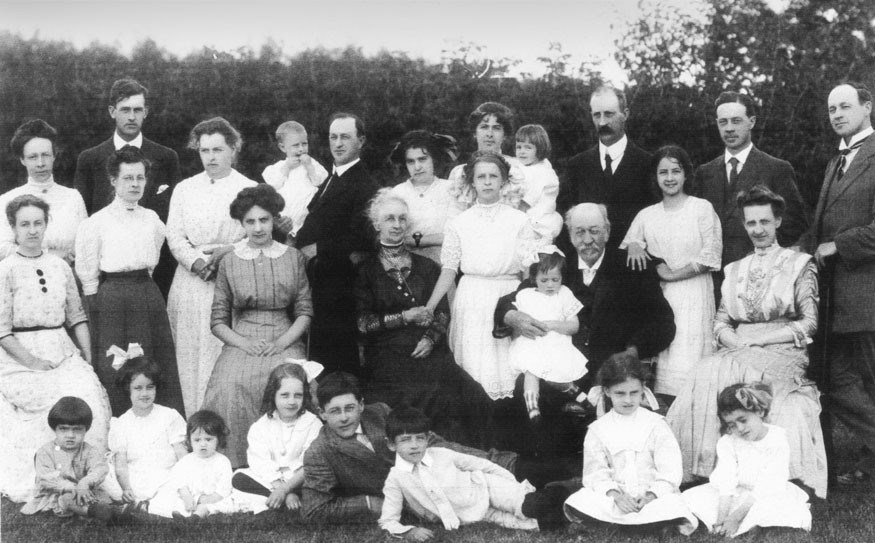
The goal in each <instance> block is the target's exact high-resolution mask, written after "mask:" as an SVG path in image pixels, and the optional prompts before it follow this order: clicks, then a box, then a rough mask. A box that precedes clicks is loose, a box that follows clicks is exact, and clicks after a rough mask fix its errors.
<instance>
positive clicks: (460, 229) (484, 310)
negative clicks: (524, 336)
mask: <svg viewBox="0 0 875 543" xmlns="http://www.w3.org/2000/svg"><path fill="white" fill-rule="evenodd" d="M533 244H534V232H533V231H532V227H531V225H530V224H529V220H528V217H527V216H526V214H525V213H523V212H522V211H518V210H516V209H513V208H511V207H510V206H508V205H506V204H502V203H496V204H491V205H483V204H475V205H474V206H473V207H471V208H470V209H468V210H466V211H465V212H463V213H461V214H460V215H458V216H457V217H456V218H454V219H453V220H452V221H450V222H449V223H448V224H447V230H446V233H445V235H444V246H443V249H442V251H441V264H442V267H443V268H445V269H451V270H453V271H456V270H459V269H461V270H462V272H463V273H464V275H463V276H462V279H461V280H460V281H459V288H458V289H457V290H456V297H455V299H454V300H453V307H452V313H451V319H450V333H449V344H450V348H451V349H452V351H453V354H454V356H455V358H456V363H457V364H459V365H460V366H462V368H463V369H464V370H465V371H467V372H468V374H470V375H471V377H473V378H474V380H475V381H477V382H478V383H480V384H481V385H482V386H483V389H484V390H485V391H486V393H487V394H489V397H490V398H492V399H493V400H497V399H499V398H510V397H512V396H513V389H514V381H515V380H516V376H517V375H518V373H519V372H516V371H514V370H513V369H511V367H510V364H509V361H508V350H509V348H510V338H503V339H495V338H493V337H492V328H493V313H494V311H495V304H496V303H498V299H499V298H501V297H502V296H504V295H505V294H509V293H511V292H513V291H514V290H515V289H516V288H517V286H518V285H519V283H520V271H521V268H522V265H521V262H522V255H523V254H526V253H527V252H531V250H532V249H533Z"/></svg>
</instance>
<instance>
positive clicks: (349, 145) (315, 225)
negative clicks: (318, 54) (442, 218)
mask: <svg viewBox="0 0 875 543" xmlns="http://www.w3.org/2000/svg"><path fill="white" fill-rule="evenodd" d="M328 140H329V145H330V147H331V154H332V156H333V157H334V168H333V171H332V173H331V175H330V176H329V177H328V179H326V180H325V182H324V183H322V185H321V186H320V187H319V190H318V191H317V192H316V194H315V195H314V196H313V200H312V201H311V202H310V205H309V206H308V209H309V210H310V213H309V214H308V215H307V218H306V220H305V221H304V224H303V226H301V229H300V230H299V231H298V235H297V237H296V238H295V245H296V246H297V247H298V248H299V249H301V250H302V251H303V252H304V254H305V255H306V256H307V257H308V258H310V259H312V258H314V257H315V260H314V261H313V263H312V265H311V266H310V269H311V271H312V274H311V275H310V277H311V279H310V286H311V287H312V289H313V313H314V314H313V325H312V327H311V329H310V358H311V359H312V360H317V361H319V362H321V363H322V364H324V365H325V366H326V367H328V368H329V369H332V370H343V371H348V372H350V373H353V374H358V373H359V369H360V368H359V356H358V345H357V343H356V337H357V335H358V331H357V328H356V322H355V298H354V296H353V292H352V286H353V283H354V282H355V270H354V268H355V265H356V264H358V263H359V262H360V261H361V260H362V259H363V258H364V256H365V255H366V254H367V253H368V252H371V251H373V250H374V229H373V227H372V226H371V225H370V224H369V222H368V219H367V206H368V202H369V201H370V199H371V198H372V197H373V196H374V193H376V192H377V188H378V187H377V184H376V183H375V182H374V181H373V180H372V179H371V176H370V174H369V173H368V171H367V169H366V168H365V165H364V164H363V163H362V162H361V159H360V156H361V151H362V146H363V145H364V143H365V126H364V123H363V122H362V120H361V119H360V118H359V117H357V116H356V115H352V114H350V113H335V114H334V115H333V116H332V117H331V123H330V126H329V129H328Z"/></svg>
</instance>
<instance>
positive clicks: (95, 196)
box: [73, 78, 180, 299]
mask: <svg viewBox="0 0 875 543" xmlns="http://www.w3.org/2000/svg"><path fill="white" fill-rule="evenodd" d="M148 94H149V91H148V89H146V87H144V86H143V85H141V84H140V83H138V82H137V81H136V80H134V79H130V78H125V79H119V80H118V81H116V82H114V83H113V84H112V88H110V91H109V116H110V117H111V118H112V119H113V121H115V132H113V134H112V137H111V138H109V139H108V140H106V141H104V142H103V143H101V144H100V145H97V146H95V147H92V148H90V149H86V150H84V151H82V152H81V153H79V159H78V160H77V161H76V175H75V177H74V178H73V186H74V187H75V188H76V190H78V191H79V192H80V193H81V194H82V199H83V200H85V207H86V209H88V214H89V215H91V214H93V213H95V212H97V211H100V210H101V209H103V208H104V207H106V206H107V205H109V204H110V203H111V202H112V201H113V199H114V198H115V189H113V187H112V185H111V184H110V182H109V175H108V174H107V173H106V163H107V161H108V160H109V157H110V156H112V155H114V154H115V152H116V151H117V150H119V149H121V148H122V147H125V146H128V145H130V146H132V147H137V148H138V149H140V152H141V153H142V154H143V156H145V157H146V158H147V159H148V160H149V164H150V167H149V178H148V179H147V180H146V187H145V189H143V198H142V199H141V200H140V205H141V206H143V207H145V208H147V209H151V210H152V211H154V212H155V213H157V214H158V218H160V219H161V222H164V223H166V222H167V211H168V208H169V206H170V195H171V193H172V192H173V187H174V186H176V183H178V182H179V178H180V172H179V156H178V155H177V154H176V151H174V150H173V149H170V148H167V147H164V146H163V145H159V144H158V143H155V142H154V141H152V140H150V139H148V138H146V137H144V136H143V133H142V128H143V121H145V120H146V117H147V116H148V114H149V108H148V106H147V105H146V97H147V96H148ZM175 268H176V261H175V260H174V259H173V256H172V255H171V254H170V251H169V250H168V249H167V245H166V244H165V245H164V247H163V248H162V250H161V257H160V259H159V261H158V266H157V267H156V268H155V271H154V273H153V274H152V277H153V279H154V280H155V283H156V284H157V285H158V288H160V289H161V294H163V295H164V298H165V299H166V298H167V292H168V291H169V290H170V283H171V282H173V272H174V270H175Z"/></svg>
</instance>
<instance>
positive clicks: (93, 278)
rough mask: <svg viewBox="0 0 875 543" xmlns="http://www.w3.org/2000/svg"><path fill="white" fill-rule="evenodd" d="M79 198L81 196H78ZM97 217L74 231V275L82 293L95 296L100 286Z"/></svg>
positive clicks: (86, 221) (85, 221)
mask: <svg viewBox="0 0 875 543" xmlns="http://www.w3.org/2000/svg"><path fill="white" fill-rule="evenodd" d="M80 198H81V196H80ZM98 219H99V216H98V217H92V218H90V219H86V220H84V221H82V223H81V224H79V229H78V230H77V231H76V263H75V267H76V275H77V276H79V281H81V282H82V293H83V294H84V295H86V296H90V295H92V294H97V287H98V285H99V284H100V227H99V225H98V224H97V220H98Z"/></svg>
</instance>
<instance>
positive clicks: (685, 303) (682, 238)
mask: <svg viewBox="0 0 875 543" xmlns="http://www.w3.org/2000/svg"><path fill="white" fill-rule="evenodd" d="M652 164H653V171H654V173H655V177H656V183H657V185H658V186H659V189H660V191H661V192H662V202H660V203H658V204H654V205H652V206H649V207H646V208H644V209H642V210H641V211H640V212H639V213H638V215H636V217H635V220H634V221H632V226H630V227H629V231H628V232H627V233H626V237H625V238H624V239H623V242H622V243H621V244H620V248H621V249H627V250H628V254H629V256H628V259H627V263H628V264H629V266H630V267H631V268H633V269H635V268H641V269H643V268H645V267H646V266H647V265H648V261H649V260H651V259H652V258H654V259H658V260H659V261H660V262H659V263H658V264H656V272H657V273H658V274H659V278H660V280H661V281H660V284H661V285H662V293H663V295H664V296H665V299H666V300H667V301H668V303H669V305H671V308H672V310H673V311H674V320H675V325H676V327H677V333H676V334H675V337H674V341H672V343H671V345H669V347H668V349H666V350H664V351H663V352H661V353H659V360H658V361H657V363H656V386H655V387H654V388H655V391H656V393H657V394H664V395H666V396H671V397H672V398H673V397H674V396H677V394H678V392H679V391H680V388H681V385H682V384H683V382H684V381H685V380H686V378H687V376H688V375H689V374H690V372H691V370H692V368H693V365H694V364H695V363H697V362H698V361H699V360H701V359H702V358H704V357H705V356H706V355H709V354H711V352H712V351H713V350H714V345H713V335H712V331H711V326H712V321H713V320H714V313H715V306H714V284H713V282H712V279H711V272H712V271H718V270H719V269H720V255H721V254H722V252H723V234H722V230H721V228H720V219H719V218H718V217H717V214H716V213H715V212H714V208H713V207H712V206H711V203H710V202H708V201H707V200H703V199H701V198H696V197H694V196H690V195H688V194H687V193H686V192H685V190H686V189H685V183H686V182H687V180H689V179H692V175H693V165H692V163H691V162H690V158H689V156H688V155H687V153H686V151H684V150H683V149H681V148H680V147H677V146H674V145H669V146H666V147H663V148H661V149H660V150H658V151H657V152H656V154H655V155H654V157H653V162H652ZM650 265H653V263H650Z"/></svg>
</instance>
